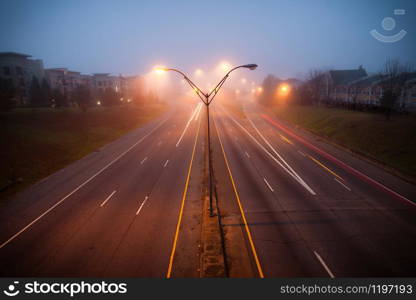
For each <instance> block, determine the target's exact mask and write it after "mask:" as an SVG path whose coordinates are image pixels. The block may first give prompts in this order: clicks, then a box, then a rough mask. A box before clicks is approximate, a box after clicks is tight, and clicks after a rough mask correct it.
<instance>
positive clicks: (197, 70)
mask: <svg viewBox="0 0 416 300" xmlns="http://www.w3.org/2000/svg"><path fill="white" fill-rule="evenodd" d="M203 73H204V71H202V70H201V69H196V70H195V75H196V76H201V75H202V74H203Z"/></svg>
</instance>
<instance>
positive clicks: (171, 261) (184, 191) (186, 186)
mask: <svg viewBox="0 0 416 300" xmlns="http://www.w3.org/2000/svg"><path fill="white" fill-rule="evenodd" d="M200 127H201V121H199V124H198V130H197V132H196V137H195V142H194V147H193V150H192V156H191V161H190V163H189V168H188V175H187V176H186V182H185V188H184V190H183V195H182V203H181V208H180V210H179V218H178V224H177V225H176V232H175V237H174V239H173V246H172V252H171V254H170V259H169V266H168V272H167V273H166V278H170V276H171V274H172V265H173V258H174V257H175V251H176V244H177V242H178V236H179V228H180V227H181V222H182V215H183V208H184V206H185V199H186V193H187V192H188V186H189V178H190V177H191V170H192V164H193V161H194V156H195V149H196V143H197V141H198V136H199V129H200Z"/></svg>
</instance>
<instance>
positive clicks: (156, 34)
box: [0, 0, 416, 78]
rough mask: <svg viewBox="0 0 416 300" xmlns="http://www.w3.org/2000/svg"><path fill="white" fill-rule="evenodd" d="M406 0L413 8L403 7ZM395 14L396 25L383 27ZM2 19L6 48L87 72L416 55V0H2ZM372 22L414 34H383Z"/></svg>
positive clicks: (349, 64) (311, 64) (372, 66)
mask: <svg viewBox="0 0 416 300" xmlns="http://www.w3.org/2000/svg"><path fill="white" fill-rule="evenodd" d="M397 8H401V9H405V10H406V14H405V15H401V16H395V15H394V14H393V10H394V9H397ZM388 16H390V17H393V18H394V19H395V21H396V28H395V29H394V30H392V31H391V32H387V31H385V30H384V29H383V28H382V27H381V21H382V20H383V18H384V17H388ZM0 23H1V24H0V51H16V52H23V53H27V54H31V55H33V56H34V57H35V58H40V59H43V61H44V64H45V67H68V68H70V69H73V70H77V71H81V72H84V73H93V72H111V73H114V74H119V73H122V74H141V73H145V72H147V71H148V70H149V69H150V68H152V66H154V65H155V64H164V65H168V66H174V67H180V68H181V69H184V70H186V71H191V70H194V69H195V68H196V67H202V68H204V67H206V68H210V67H214V66H215V65H216V64H217V63H218V62H219V61H222V60H228V61H230V62H232V63H234V64H238V63H251V62H254V63H258V64H259V69H258V70H257V71H256V76H259V77H262V76H265V75H266V74H269V73H271V74H275V75H277V76H280V77H283V78H285V77H292V76H301V75H302V74H305V73H307V72H308V70H309V69H311V68H319V67H324V68H356V67H358V66H359V65H361V64H362V65H363V66H364V67H366V68H367V70H368V71H370V72H371V71H378V70H379V69H380V68H381V66H382V64H383V62H384V61H385V59H386V58H388V57H392V58H400V59H401V60H402V61H404V62H411V63H413V64H415V65H416V1H414V0H408V1H404V0H403V1H400V0H398V1H388V0H385V1H381V0H379V1H376V0H361V1H360V0H356V1H355V0H348V1H347V0H345V1H344V0H331V1H329V0H327V1H324V0H287V1H277V0H275V1H266V0H262V1H237V0H225V1H212V0H211V1H197V0H196V1H137V0H136V1H131V0H118V1H108V0H99V1H94V0H88V1H77V0H73V1H72V0H71V1H69V0H68V1H63V0H55V1H49V0H39V1H34V0H33V1H22V0H13V1H11V0H10V1H9V0H1V1H0ZM371 29H377V30H378V31H379V32H380V33H383V34H394V33H397V32H398V31H399V30H400V29H404V30H406V31H407V35H406V36H405V37H404V39H403V40H401V41H399V42H396V43H390V44H388V43H381V42H379V41H377V40H375V39H374V38H373V37H371V36H370V34H369V31H370V30H371Z"/></svg>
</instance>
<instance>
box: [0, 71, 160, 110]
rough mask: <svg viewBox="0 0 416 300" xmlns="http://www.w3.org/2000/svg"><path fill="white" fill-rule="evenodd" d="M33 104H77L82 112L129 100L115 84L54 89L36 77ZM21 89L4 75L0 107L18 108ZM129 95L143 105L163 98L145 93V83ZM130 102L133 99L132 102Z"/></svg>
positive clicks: (47, 105) (65, 105) (30, 102)
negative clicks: (111, 85) (102, 86)
mask: <svg viewBox="0 0 416 300" xmlns="http://www.w3.org/2000/svg"><path fill="white" fill-rule="evenodd" d="M28 92H29V95H28V100H29V103H28V104H27V105H26V106H29V107H53V108H62V107H73V106H77V107H79V108H80V109H81V110H82V111H87V110H88V109H89V108H90V107H92V106H97V105H103V106H115V105H123V104H124V103H127V99H125V98H126V96H127V95H126V93H124V92H117V91H116V90H115V89H113V88H112V87H107V88H105V89H103V90H101V91H98V92H95V93H94V92H93V91H92V90H91V88H90V87H89V86H88V85H85V84H84V85H79V86H77V87H75V88H74V89H73V90H71V91H70V92H67V93H63V92H62V91H61V90H60V89H52V88H51V87H50V85H49V83H48V81H47V80H46V79H43V80H42V81H41V82H39V80H38V79H37V77H35V76H33V78H32V81H31V84H30V88H29V90H28ZM19 96H20V94H19V90H18V89H17V88H16V87H15V86H14V84H13V82H12V80H11V79H5V78H2V77H0V110H3V111H5V110H10V109H13V108H15V107H16V98H17V97H19ZM128 96H129V99H130V101H131V102H133V103H136V104H143V103H145V102H147V101H153V102H154V101H159V99H158V97H157V96H156V95H155V94H154V93H152V92H148V93H147V94H146V93H145V92H144V88H143V86H139V87H138V88H135V89H134V90H133V91H132V92H131V94H130V95H128ZM130 101H129V102H130Z"/></svg>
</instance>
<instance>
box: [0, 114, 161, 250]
mask: <svg viewBox="0 0 416 300" xmlns="http://www.w3.org/2000/svg"><path fill="white" fill-rule="evenodd" d="M167 120H168V119H166V120H164V121H162V122H160V123H159V124H158V125H157V126H156V127H155V128H153V129H152V130H151V131H150V132H149V133H147V134H146V135H144V136H143V137H142V138H141V139H140V140H138V141H137V142H136V143H134V144H133V145H132V146H130V147H129V148H128V149H127V150H126V151H124V152H123V153H121V154H120V155H119V156H117V157H116V158H115V159H113V160H112V161H111V162H110V163H108V164H107V165H105V166H104V167H103V168H102V169H100V170H99V171H98V172H97V173H95V174H94V175H92V176H91V177H90V178H88V179H87V180H86V181H84V182H83V183H82V184H80V185H79V186H78V187H77V188H75V189H74V190H73V191H72V192H70V193H69V194H67V195H66V196H65V197H63V198H62V199H61V200H59V201H58V202H56V203H55V204H54V205H52V206H51V207H50V208H49V209H47V210H46V211H45V212H44V213H43V214H41V215H40V216H39V217H37V218H36V219H34V220H33V221H32V222H30V223H29V224H27V225H26V226H25V227H23V228H22V229H21V230H19V231H18V232H17V233H15V234H14V235H13V236H11V237H10V238H9V239H8V240H7V241H5V242H4V243H3V244H1V245H0V249H1V248H3V247H4V246H6V245H7V244H8V243H10V242H11V241H13V240H14V239H15V238H16V237H18V236H19V235H20V234H22V233H23V232H24V231H26V230H27V229H28V228H29V227H30V226H32V225H33V224H35V223H36V222H37V221H39V220H40V219H41V218H43V217H44V216H45V215H47V214H48V213H49V212H51V211H52V210H53V209H54V208H55V207H57V206H58V205H60V204H61V203H62V202H64V201H65V200H66V199H68V198H69V197H70V196H72V195H73V194H74V193H75V192H77V191H78V190H79V189H81V188H82V187H83V186H84V185H86V184H87V183H88V182H90V181H91V180H93V179H94V178H95V177H97V176H98V175H100V174H101V173H102V172H103V171H104V170H106V169H107V168H108V167H110V166H111V165H112V164H114V163H115V162H116V161H118V160H119V159H120V158H122V157H123V156H124V155H125V154H126V153H127V152H129V151H130V150H131V149H133V148H134V147H136V146H137V145H138V144H140V143H141V142H142V141H143V140H144V139H145V138H147V137H148V136H149V135H151V134H152V133H153V132H155V131H156V129H158V128H159V127H160V126H162V124H164V123H165V122H166V121H167Z"/></svg>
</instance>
